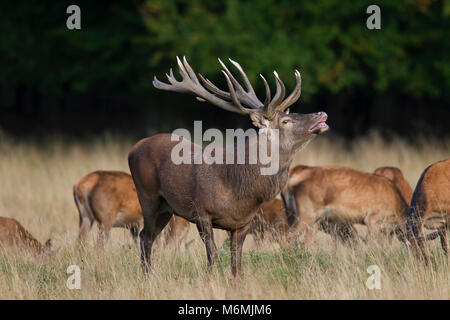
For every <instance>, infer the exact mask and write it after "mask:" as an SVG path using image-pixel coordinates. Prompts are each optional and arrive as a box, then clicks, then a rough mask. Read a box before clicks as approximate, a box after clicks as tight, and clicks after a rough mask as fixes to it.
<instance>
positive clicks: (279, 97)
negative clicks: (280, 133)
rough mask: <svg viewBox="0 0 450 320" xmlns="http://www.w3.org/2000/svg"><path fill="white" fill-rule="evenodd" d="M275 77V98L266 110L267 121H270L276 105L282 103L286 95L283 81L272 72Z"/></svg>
mask: <svg viewBox="0 0 450 320" xmlns="http://www.w3.org/2000/svg"><path fill="white" fill-rule="evenodd" d="M273 74H274V76H275V82H276V86H277V90H276V92H275V96H274V97H273V100H272V102H270V104H269V105H268V107H267V109H266V114H267V117H268V118H269V119H272V118H273V117H274V116H275V114H276V111H277V107H278V105H279V104H280V103H281V102H282V101H283V99H284V96H285V94H286V87H285V86H284V83H283V81H281V79H280V77H279V76H278V73H277V72H276V71H274V72H273Z"/></svg>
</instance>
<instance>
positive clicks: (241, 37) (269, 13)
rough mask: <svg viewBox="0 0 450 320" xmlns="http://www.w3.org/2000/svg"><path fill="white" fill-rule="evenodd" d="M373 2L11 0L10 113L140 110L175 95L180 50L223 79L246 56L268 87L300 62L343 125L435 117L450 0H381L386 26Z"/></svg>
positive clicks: (4, 98) (307, 82) (1, 71)
mask: <svg viewBox="0 0 450 320" xmlns="http://www.w3.org/2000/svg"><path fill="white" fill-rule="evenodd" d="M73 3H74V4H78V5H79V6H80V8H81V12H82V16H81V21H82V23H81V24H82V29H81V30H76V31H70V30H68V29H67V28H66V19H67V17H68V14H66V8H67V6H68V5H69V4H73ZM369 4H371V3H370V2H368V1H364V0H357V1H356V0H355V1H337V0H318V1H306V0H305V1H298V0H297V1H295V0H260V1H237V0H226V1H206V0H147V1H122V2H119V1H96V2H92V1H91V2H88V1H81V2H73V1H70V2H69V1H13V2H9V1H2V2H1V4H0V12H2V17H1V18H0V26H1V30H2V35H1V36H0V39H1V40H0V90H1V91H0V94H1V99H0V115H8V117H9V119H16V120H17V119H20V117H21V116H22V114H27V112H31V114H32V115H33V116H39V117H44V118H46V119H47V118H48V119H51V118H52V117H53V118H54V119H55V120H54V122H55V121H58V120H57V119H59V118H60V117H64V116H66V115H70V114H71V110H72V109H75V108H77V110H79V109H80V108H81V109H83V108H84V109H86V108H87V109H88V110H91V111H86V112H94V111H92V108H96V107H98V108H100V110H104V111H105V110H114V112H116V111H117V112H119V113H120V112H124V111H123V110H122V111H121V108H124V105H126V106H128V107H129V108H131V109H129V110H134V111H135V113H134V114H135V116H140V114H141V113H140V111H142V110H144V109H145V110H147V112H148V110H156V108H158V109H160V107H161V106H165V105H168V104H171V103H173V101H174V100H171V99H172V97H169V98H167V97H163V96H162V95H161V94H160V93H157V92H156V91H155V90H154V89H153V88H152V86H151V80H152V77H153V75H155V74H156V75H158V76H159V77H160V78H163V75H164V73H165V72H167V70H168V69H169V68H170V67H173V66H175V56H176V55H185V56H186V57H187V58H188V60H189V62H190V63H191V65H192V66H193V67H194V68H195V69H196V70H197V71H201V72H202V73H203V74H204V75H206V76H207V77H208V78H210V79H211V80H213V81H216V82H217V83H218V84H219V85H220V86H223V85H224V80H223V79H222V77H221V74H220V72H219V65H218V63H217V60H216V59H217V57H220V58H223V59H226V58H228V57H231V58H233V59H236V60H238V61H239V62H240V64H241V65H242V66H243V67H244V69H245V70H246V72H247V74H248V75H249V78H250V80H251V81H252V83H254V84H255V86H256V89H257V91H258V92H259V93H261V94H262V92H263V90H262V82H261V81H260V79H259V77H258V74H259V73H262V74H263V75H264V76H265V77H266V78H268V79H270V82H271V83H272V85H273V84H274V82H273V76H272V75H271V72H272V71H273V70H274V69H276V70H277V71H278V72H279V74H280V76H281V78H282V79H283V80H284V82H285V83H286V85H287V87H288V88H292V86H293V85H294V81H295V79H294V76H293V71H294V69H299V70H300V72H301V73H302V76H303V80H304V81H303V94H302V101H303V102H304V103H305V104H306V106H307V107H306V109H308V108H309V107H308V106H310V105H311V106H312V105H315V106H317V105H322V104H324V105H326V106H329V107H330V108H331V107H333V108H334V110H335V112H336V113H339V114H340V116H341V117H342V119H341V123H342V124H341V125H339V121H338V128H341V129H342V130H344V129H345V126H344V125H343V123H344V121H343V119H344V115H343V114H345V113H355V114H356V115H358V117H357V119H359V120H358V121H360V122H361V123H360V127H367V125H369V126H370V125H381V126H383V124H386V126H387V127H394V126H395V125H394V124H395V123H396V122H397V120H399V119H400V117H405V114H404V112H405V111H406V110H405V108H406V107H408V108H409V113H408V114H407V115H406V117H407V118H408V117H410V122H411V123H412V122H414V121H416V120H417V119H419V120H420V119H424V121H425V122H426V121H428V118H427V117H428V116H427V112H426V111H429V110H430V109H429V108H430V107H434V108H436V109H435V110H437V111H438V112H448V110H447V109H448V108H447V105H448V103H449V102H450V99H449V94H448V90H447V88H449V87H450V63H449V57H450V42H449V41H448V39H449V35H450V32H449V30H450V1H449V0H444V1H433V0H397V1H388V0H387V1H377V2H376V4H377V5H379V6H380V8H381V30H369V29H367V27H366V19H367V18H368V16H369V15H368V14H367V13H366V8H367V6H368V5H369ZM111 97H113V98H111ZM115 97H117V99H116V98H115ZM173 99H177V98H173ZM124 101H125V103H123V102H124ZM177 101H179V100H177ZM105 105H109V106H113V107H111V108H112V109H110V108H109V107H105ZM102 106H103V107H102ZM397 107H398V108H397ZM102 108H103V109H102ZM108 108H109V109H108ZM427 108H428V110H426V109H427ZM27 110H28V111H27ZM29 110H31V111H29ZM72 111H73V110H72ZM11 115H14V116H11ZM52 115H53V116H52ZM447 115H448V114H447ZM129 116H130V117H132V116H133V114H132V113H130V114H129ZM181 116H183V113H180V117H181ZM6 118H7V117H6V116H5V117H4V119H6ZM160 120H161V119H160ZM105 125H106V124H105ZM0 126H7V124H5V123H2V122H0ZM441 127H442V126H441ZM352 132H355V131H354V130H353V131H352Z"/></svg>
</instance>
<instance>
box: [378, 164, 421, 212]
mask: <svg viewBox="0 0 450 320" xmlns="http://www.w3.org/2000/svg"><path fill="white" fill-rule="evenodd" d="M373 173H374V174H376V175H379V176H382V177H385V178H387V179H389V180H391V181H392V183H394V185H395V186H396V187H397V189H398V190H399V191H400V193H401V195H402V197H403V199H405V202H406V203H407V204H408V205H409V204H410V203H411V198H412V193H413V191H412V188H411V186H410V185H409V183H408V181H406V179H405V177H404V176H403V173H402V171H401V170H400V169H399V168H396V167H380V168H378V169H376V170H375V171H374V172H373Z"/></svg>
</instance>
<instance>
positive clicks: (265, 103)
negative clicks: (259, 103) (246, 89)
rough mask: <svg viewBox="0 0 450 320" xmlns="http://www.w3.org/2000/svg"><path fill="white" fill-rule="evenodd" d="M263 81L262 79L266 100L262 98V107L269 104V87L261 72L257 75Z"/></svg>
mask: <svg viewBox="0 0 450 320" xmlns="http://www.w3.org/2000/svg"><path fill="white" fill-rule="evenodd" d="M259 76H260V77H261V78H262V79H263V81H264V87H265V88H266V100H264V107H265V108H267V107H268V106H269V103H270V99H271V97H270V87H269V84H268V83H267V81H266V78H264V76H263V75H262V74H260V75H259Z"/></svg>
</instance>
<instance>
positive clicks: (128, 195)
mask: <svg viewBox="0 0 450 320" xmlns="http://www.w3.org/2000/svg"><path fill="white" fill-rule="evenodd" d="M73 194H74V200H75V204H76V206H77V208H78V213H79V217H80V223H79V225H80V231H79V236H78V242H79V244H80V245H81V244H83V243H84V242H85V241H86V237H87V234H88V232H89V231H90V229H91V227H92V225H93V223H94V221H96V222H97V223H98V226H99V236H98V246H100V247H102V246H103V245H104V243H105V242H106V241H107V239H108V238H109V233H110V231H111V228H113V227H114V228H115V227H117V228H127V229H129V230H130V233H131V236H132V237H133V240H134V242H135V243H136V245H137V246H138V241H137V239H138V235H139V231H140V229H141V227H142V210H141V206H140V204H139V200H138V197H137V194H136V188H135V186H134V182H133V179H132V178H131V175H129V174H128V173H125V172H121V171H95V172H91V173H89V174H87V175H86V176H84V177H83V178H82V179H81V180H80V181H79V182H78V183H77V184H75V185H74V187H73ZM166 229H167V230H166V231H165V232H164V235H163V237H162V238H163V239H161V241H163V242H164V243H165V244H169V243H177V244H180V243H181V241H182V239H183V238H184V236H185V234H186V232H187V230H188V229H189V222H188V221H186V220H185V219H182V218H179V217H177V218H175V217H174V218H173V219H172V220H171V221H170V223H169V225H168V226H167V228H166Z"/></svg>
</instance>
